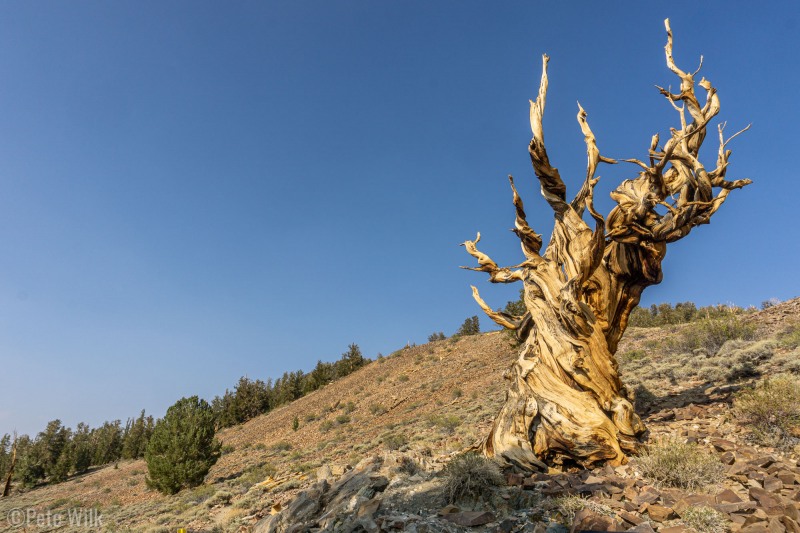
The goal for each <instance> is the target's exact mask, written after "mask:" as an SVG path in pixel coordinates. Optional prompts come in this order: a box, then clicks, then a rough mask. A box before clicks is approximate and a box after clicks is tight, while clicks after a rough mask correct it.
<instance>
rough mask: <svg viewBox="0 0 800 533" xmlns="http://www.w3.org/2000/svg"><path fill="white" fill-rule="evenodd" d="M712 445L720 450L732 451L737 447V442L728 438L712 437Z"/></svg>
mask: <svg viewBox="0 0 800 533" xmlns="http://www.w3.org/2000/svg"><path fill="white" fill-rule="evenodd" d="M711 445H712V446H713V447H714V448H716V449H717V451H720V452H730V451H733V450H734V449H736V444H735V443H733V442H731V441H729V440H727V439H711Z"/></svg>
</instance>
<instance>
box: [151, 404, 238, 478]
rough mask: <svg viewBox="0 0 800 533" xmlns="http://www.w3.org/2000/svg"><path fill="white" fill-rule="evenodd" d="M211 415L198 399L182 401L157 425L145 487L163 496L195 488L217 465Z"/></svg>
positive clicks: (217, 452) (169, 410)
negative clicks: (155, 490)
mask: <svg viewBox="0 0 800 533" xmlns="http://www.w3.org/2000/svg"><path fill="white" fill-rule="evenodd" d="M214 423H215V420H214V412H213V411H212V410H211V407H210V406H209V405H208V403H206V401H205V400H201V399H199V398H198V397H197V396H192V397H191V398H181V399H180V400H178V401H177V402H176V403H175V404H174V405H173V406H172V407H170V408H169V409H167V414H166V415H165V416H164V418H162V419H161V420H159V421H158V422H157V423H156V426H155V428H154V429H153V435H152V436H151V438H150V442H149V443H148V444H147V451H146V452H145V459H146V460H147V470H148V473H149V476H148V478H147V484H148V486H150V487H152V488H155V489H157V490H159V491H161V492H163V493H165V494H175V493H176V492H178V491H179V490H181V489H182V488H184V487H196V486H197V485H199V484H201V483H202V482H203V478H205V476H206V474H207V473H208V471H209V470H210V469H211V467H212V466H213V465H214V463H216V462H217V459H219V456H220V449H221V447H222V445H221V444H220V442H219V441H218V440H217V439H216V438H214Z"/></svg>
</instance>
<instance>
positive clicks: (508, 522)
mask: <svg viewBox="0 0 800 533" xmlns="http://www.w3.org/2000/svg"><path fill="white" fill-rule="evenodd" d="M517 524H518V522H517V521H516V520H514V519H512V518H506V519H505V520H502V521H501V522H500V523H499V524H497V529H495V532H496V533H511V532H512V531H514V528H516V527H517ZM542 531H544V528H542Z"/></svg>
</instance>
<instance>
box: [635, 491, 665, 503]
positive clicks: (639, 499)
mask: <svg viewBox="0 0 800 533" xmlns="http://www.w3.org/2000/svg"><path fill="white" fill-rule="evenodd" d="M660 497H661V493H660V492H658V490H657V489H656V488H655V487H645V488H644V489H642V491H641V492H640V493H639V494H638V495H637V496H636V497H635V498H633V503H635V504H636V505H642V504H643V503H655V502H656V501H657V500H658V499H659V498H660Z"/></svg>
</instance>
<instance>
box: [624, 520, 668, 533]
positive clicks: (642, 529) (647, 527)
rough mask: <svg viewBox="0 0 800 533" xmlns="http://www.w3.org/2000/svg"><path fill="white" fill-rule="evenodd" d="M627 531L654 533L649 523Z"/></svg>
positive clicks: (643, 523)
mask: <svg viewBox="0 0 800 533" xmlns="http://www.w3.org/2000/svg"><path fill="white" fill-rule="evenodd" d="M628 531H629V532H630V531H635V532H636V533H655V530H654V529H653V526H651V525H650V523H649V522H642V523H641V524H639V525H637V526H636V527H632V528H630V529H629V530H628ZM662 531H663V530H662Z"/></svg>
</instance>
